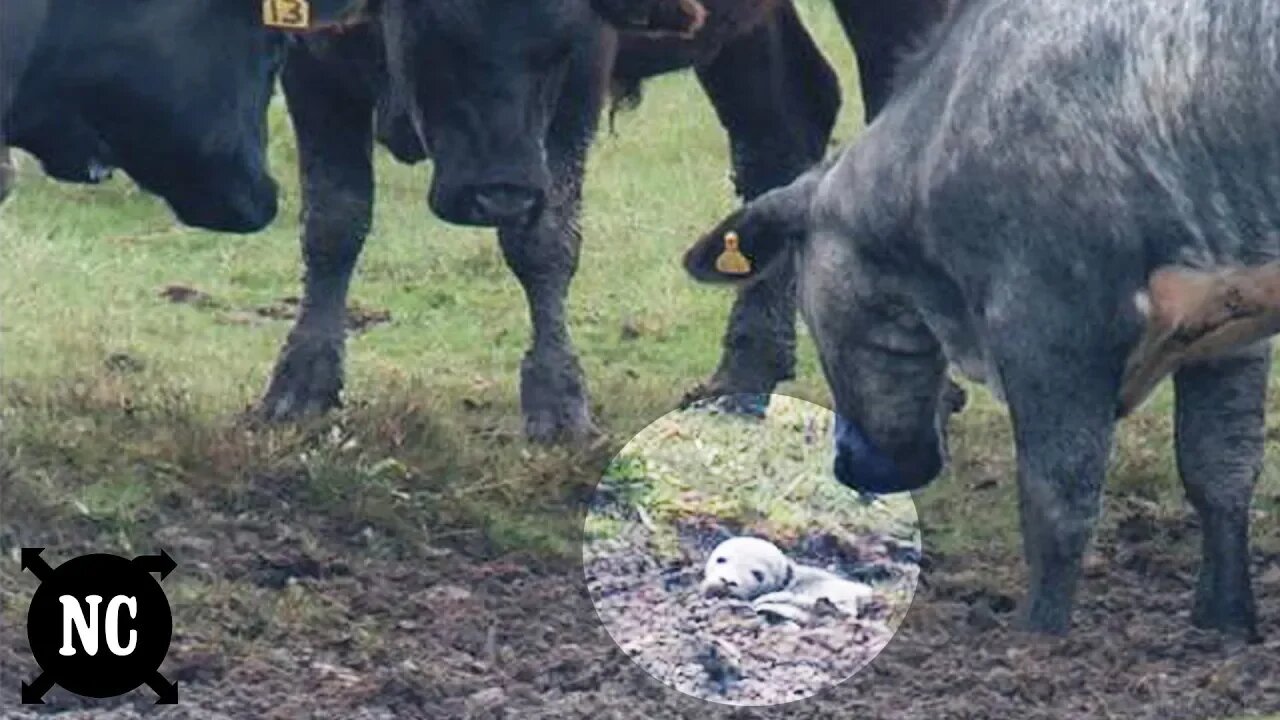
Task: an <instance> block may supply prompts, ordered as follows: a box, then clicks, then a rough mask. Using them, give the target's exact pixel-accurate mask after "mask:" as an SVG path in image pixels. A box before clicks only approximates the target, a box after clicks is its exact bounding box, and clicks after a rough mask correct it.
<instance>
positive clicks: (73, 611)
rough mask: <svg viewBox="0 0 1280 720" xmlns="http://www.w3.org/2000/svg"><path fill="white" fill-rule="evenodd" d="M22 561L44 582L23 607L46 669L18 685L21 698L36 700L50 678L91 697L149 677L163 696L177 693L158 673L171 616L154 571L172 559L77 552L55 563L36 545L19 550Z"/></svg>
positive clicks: (165, 699) (172, 697)
mask: <svg viewBox="0 0 1280 720" xmlns="http://www.w3.org/2000/svg"><path fill="white" fill-rule="evenodd" d="M23 566H24V567H25V568H28V569H31V570H32V571H33V572H35V574H36V575H37V576H38V577H39V578H40V579H41V581H42V582H41V584H40V587H39V588H38V589H37V590H36V592H35V595H34V596H33V597H32V598H31V607H30V609H29V610H28V612H27V639H28V640H29V641H30V643H31V652H32V655H34V656H35V660H36V662H37V663H38V664H39V665H40V669H41V670H42V671H43V673H42V674H41V676H40V677H39V678H38V679H37V680H36V682H34V683H32V684H31V685H30V686H28V685H27V684H25V683H24V684H23V701H24V702H40V700H39V698H40V696H42V695H43V694H44V692H46V691H47V690H48V689H49V688H50V687H52V686H53V685H54V684H55V683H56V684H58V685H61V686H62V687H63V688H65V689H66V690H68V691H70V692H73V693H75V694H77V695H82V696H85V697H93V698H107V697H115V696H117V695H123V694H124V693H127V692H129V691H131V690H133V689H134V688H137V687H138V686H140V685H142V684H143V683H146V684H148V685H150V686H151V687H152V688H153V689H155V690H156V692H157V693H159V695H160V700H161V702H174V701H176V700H177V688H176V686H173V685H172V684H170V683H168V682H167V681H165V680H164V678H163V677H161V676H160V674H159V669H160V664H161V663H163V662H164V658H165V655H167V654H168V652H169V643H170V641H171V640H172V638H173V615H172V612H171V610H170V608H169V600H168V598H166V597H165V594H164V590H163V589H161V587H160V583H159V582H157V581H156V579H155V578H154V577H152V575H151V573H152V572H159V573H162V577H163V576H164V575H168V573H169V571H170V570H172V569H173V567H174V563H173V559H172V558H170V557H169V556H168V555H167V554H165V553H161V554H160V555H149V556H142V557H138V558H134V559H132V560H130V559H128V558H123V557H120V556H118V555H107V554H93V555H82V556H80V557H77V558H75V559H72V560H68V561H67V562H65V563H63V564H62V565H60V566H58V568H57V569H56V570H55V569H51V568H49V566H48V565H47V564H45V563H44V561H43V560H42V559H41V558H40V557H39V550H34V551H33V550H32V549H24V551H23Z"/></svg>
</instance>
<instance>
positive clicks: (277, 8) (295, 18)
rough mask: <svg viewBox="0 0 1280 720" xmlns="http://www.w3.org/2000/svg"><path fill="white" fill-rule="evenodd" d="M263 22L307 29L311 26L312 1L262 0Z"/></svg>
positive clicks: (274, 25)
mask: <svg viewBox="0 0 1280 720" xmlns="http://www.w3.org/2000/svg"><path fill="white" fill-rule="evenodd" d="M262 24H263V25H266V26H267V27H276V28H285V29H288V30H306V29H307V28H309V27H311V3H309V2H307V0H262Z"/></svg>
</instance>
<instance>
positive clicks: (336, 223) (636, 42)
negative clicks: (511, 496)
mask: <svg viewBox="0 0 1280 720" xmlns="http://www.w3.org/2000/svg"><path fill="white" fill-rule="evenodd" d="M939 1H940V0H901V2H898V3H894V4H893V7H892V8H890V7H888V5H889V3H887V2H883V1H881V0H838V1H837V9H838V10H839V11H840V15H841V18H842V20H843V21H844V22H845V23H846V29H847V30H849V32H850V33H851V34H852V35H853V36H854V37H855V38H864V39H865V38H875V39H876V40H875V41H871V40H866V41H865V42H860V43H859V44H857V45H856V46H855V50H856V51H857V54H858V60H859V66H860V70H861V73H862V76H863V78H865V79H867V81H870V82H871V83H872V85H871V86H868V87H865V88H864V92H865V93H866V95H867V97H868V99H869V103H868V112H872V113H873V112H874V111H875V110H876V109H878V103H879V102H880V101H881V99H882V98H883V97H885V96H887V95H888V93H889V83H890V78H891V75H892V67H893V65H894V64H895V63H896V60H897V57H896V55H897V53H898V52H899V51H900V50H901V49H902V48H903V47H905V46H907V45H908V44H910V43H911V42H912V40H913V38H914V37H915V35H916V34H917V33H918V31H919V30H921V29H922V28H923V27H924V26H925V25H927V24H928V19H929V18H931V17H932V14H931V13H932V11H931V10H930V8H934V7H935V6H936V5H937V3H938V2H939ZM370 7H371V10H373V11H374V12H375V17H374V22H372V23H371V24H370V25H369V26H366V27H362V28H358V29H355V30H351V31H347V32H344V33H341V34H330V35H327V36H323V37H314V36H311V37H307V38H306V39H304V40H303V41H301V42H300V43H298V44H297V45H296V46H295V47H294V48H293V49H292V50H291V54H290V57H289V60H288V62H287V64H286V69H285V73H284V87H285V93H286V97H287V99H288V103H289V110H290V113H291V115H292V118H293V121H294V126H295V128H296V130H297V133H298V145H299V155H300V160H301V174H302V187H303V193H304V210H303V214H302V219H303V224H304V230H303V253H304V256H305V259H306V264H307V272H306V277H305V299H304V303H303V312H302V313H301V315H300V317H299V319H298V322H297V324H296V325H295V327H294V328H293V330H292V332H291V333H290V336H289V339H288V342H287V344H286V345H285V347H284V348H283V350H282V353H281V356H280V359H279V361H278V363H277V365H276V368H275V370H274V373H273V375H272V379H271V383H270V386H269V388H268V390H267V393H266V396H265V397H264V399H263V402H262V409H263V411H264V413H265V415H266V416H268V417H270V418H274V419H283V418H290V417H295V416H298V415H300V414H304V413H307V412H310V411H317V410H324V409H327V408H330V407H333V406H335V405H337V404H338V403H339V395H340V391H341V388H342V375H343V372H342V353H343V334H344V331H343V327H344V322H343V319H344V313H345V306H346V295H347V289H348V285H349V282H350V278H351V273H352V271H353V269H354V267H355V263H356V260H357V258H358V256H359V253H360V250H361V247H362V245H363V243H364V239H365V236H366V235H367V233H368V231H369V226H370V222H371V218H372V205H373V192H374V179H373V165H372V161H371V150H372V145H373V142H374V141H375V137H376V138H377V139H379V140H381V141H382V142H384V143H385V144H387V145H388V146H389V147H390V148H391V149H392V151H393V153H394V154H395V155H396V156H397V157H398V158H400V159H401V160H404V161H409V162H412V161H416V160H420V159H423V158H425V157H426V156H428V155H430V156H431V158H432V159H433V161H434V164H435V168H434V173H433V176H432V183H431V188H430V191H429V193H428V202H429V204H430V206H431V208H432V210H433V211H434V212H435V213H436V214H437V215H439V216H440V217H441V218H443V219H445V220H447V221H450V222H455V223H460V224H470V225H483V226H492V227H497V228H498V231H499V233H498V234H499V241H500V244H501V246H502V250H503V253H504V255H505V257H506V260H507V263H508V265H509V266H510V267H511V269H512V271H513V272H514V273H515V275H516V277H517V278H518V279H519V281H520V283H521V284H522V286H523V287H524V290H525V293H526V296H527V297H528V300H529V306H530V314H531V316H532V321H533V342H532V347H531V348H530V350H529V352H528V354H527V355H526V356H525V359H524V362H523V365H522V368H521V399H522V407H523V411H524V416H525V421H526V431H527V433H528V434H529V435H530V436H531V437H533V438H535V439H539V440H551V439H555V438H560V437H566V436H567V437H579V436H583V435H587V434H590V433H591V432H592V431H593V429H594V428H593V424H592V420H591V417H590V415H589V413H588V409H587V392H586V389H585V383H584V380H583V375H582V371H581V369H580V367H579V364H578V360H577V356H576V353H575V352H574V350H573V347H572V344H571V341H570V339H569V332H568V328H567V325H566V321H565V307H564V304H565V298H566V295H567V293H568V288H569V284H570V280H571V278H572V276H573V274H574V271H575V269H576V266H577V258H578V248H579V244H580V240H581V238H580V235H579V231H578V222H577V218H578V214H579V207H580V201H581V187H582V173H583V168H584V165H585V159H586V152H587V149H588V147H589V146H590V143H591V138H592V136H593V135H594V133H595V131H596V128H597V123H598V119H599V116H600V113H601V110H602V108H603V107H604V105H605V104H606V103H607V101H608V88H609V87H610V85H611V83H612V84H615V85H617V86H620V87H624V88H626V87H635V86H636V84H637V83H638V82H639V81H640V80H642V79H644V78H646V77H650V76H653V75H656V74H659V73H663V72H669V71H673V70H678V69H682V68H689V67H692V68H694V70H695V72H696V73H697V77H698V80H699V82H700V83H701V84H702V86H703V88H704V89H705V91H706V93H707V95H708V97H709V98H710V99H711V102H712V104H713V105H714V106H715V109H716V112H717V114H718V116H719V118H720V120H721V122H722V124H723V125H724V127H725V129H726V131H727V132H728V135H729V144H730V149H731V155H732V159H733V166H734V179H735V184H736V186H737V190H738V193H739V194H740V195H742V196H743V197H744V198H750V197H754V196H756V195H758V194H759V193H761V192H763V191H765V190H768V189H771V188H774V187H777V186H779V185H782V184H785V183H787V182H789V181H790V180H792V179H793V178H794V177H796V176H797V175H798V174H799V173H800V172H801V171H802V170H804V169H805V168H807V167H809V166H810V165H812V164H813V163H814V162H815V161H817V160H818V159H819V158H821V157H822V155H823V153H824V151H825V149H826V147H827V143H828V141H829V138H830V134H831V129H832V126H833V124H834V121H835V117H836V113H837V110H838V108H839V104H840V92H839V87H838V83H837V78H836V75H835V73H834V72H833V71H832V69H831V67H830V66H829V65H828V63H827V62H826V60H825V59H824V58H823V56H822V54H821V52H820V51H819V49H818V48H817V46H816V45H815V44H814V42H813V40H812V39H811V37H810V36H809V34H808V32H807V31H806V29H805V28H804V26H803V24H802V23H801V21H800V18H799V16H798V15H797V13H796V9H795V7H794V6H793V5H792V4H791V2H790V1H789V0H701V1H700V2H690V1H689V0H538V1H537V2H533V1H530V2H497V1H491V2H477V1H475V0H383V1H382V2H381V3H379V4H377V5H371V6H370ZM601 14H604V15H605V16H606V17H608V18H609V20H611V21H613V22H615V23H619V24H622V25H623V26H624V27H626V28H628V31H627V32H623V33H621V34H619V33H618V32H616V30H614V29H613V28H611V27H610V26H609V25H608V24H607V23H605V22H604V21H602V19H601ZM904 18H905V19H904ZM793 285H794V279H793V277H792V273H791V272H789V271H786V270H781V271H779V272H777V273H776V274H775V275H774V276H771V277H770V278H768V279H765V280H762V281H761V282H758V283H755V284H754V285H752V286H750V287H749V288H747V289H745V290H743V292H742V294H741V295H740V296H739V298H738V300H737V303H736V305H735V307H734V310H733V314H732V319H731V321H730V327H729V329H728V332H727V334H726V338H725V348H724V357H723V359H722V361H721V363H720V367H719V369H718V370H717V372H716V373H715V375H714V377H713V379H712V382H711V383H710V384H709V385H710V386H711V387H712V388H713V389H714V390H715V391H741V392H758V393H765V392H769V391H770V390H771V389H772V388H773V387H774V385H775V384H776V383H777V382H779V381H781V380H783V379H786V378H788V377H790V376H791V374H792V372H793V366H794V347H795V298H794V291H793Z"/></svg>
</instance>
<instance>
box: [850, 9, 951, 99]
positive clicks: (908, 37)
mask: <svg viewBox="0 0 1280 720" xmlns="http://www.w3.org/2000/svg"><path fill="white" fill-rule="evenodd" d="M946 1H947V0H832V4H833V5H835V9H836V15H837V16H838V17H839V18H840V25H841V26H842V27H843V28H844V32H845V35H847V36H848V37H849V42H850V43H852V45H853V53H854V55H855V56H856V57H857V58H858V80H859V86H860V88H861V90H862V106H863V117H864V118H865V120H866V121H867V122H871V120H872V119H874V118H875V116H876V115H878V114H879V113H880V110H881V109H883V108H884V105H885V103H886V102H888V100H889V96H890V95H891V94H892V92H893V77H894V74H895V72H896V70H897V65H898V61H899V59H900V58H901V57H902V54H903V53H904V52H906V51H908V50H910V49H911V48H913V47H914V46H915V44H916V43H917V42H919V38H920V37H921V33H924V32H927V31H928V29H929V28H930V27H931V26H932V25H933V24H934V23H936V22H937V21H938V20H940V19H941V18H942V14H943V11H944V9H945V6H946Z"/></svg>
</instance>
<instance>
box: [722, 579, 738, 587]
mask: <svg viewBox="0 0 1280 720" xmlns="http://www.w3.org/2000/svg"><path fill="white" fill-rule="evenodd" d="M724 586H725V587H727V588H736V587H738V583H736V582H734V581H733V580H725V581H724Z"/></svg>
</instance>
